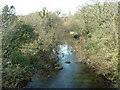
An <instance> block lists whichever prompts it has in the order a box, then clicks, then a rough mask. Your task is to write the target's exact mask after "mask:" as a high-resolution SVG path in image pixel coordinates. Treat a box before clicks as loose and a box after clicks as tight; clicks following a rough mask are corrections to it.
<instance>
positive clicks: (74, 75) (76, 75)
mask: <svg viewBox="0 0 120 90" xmlns="http://www.w3.org/2000/svg"><path fill="white" fill-rule="evenodd" d="M65 61H70V62H71V63H69V64H68V63H65ZM76 61H78V60H76V58H75V57H74V54H73V49H72V48H71V47H70V46H68V45H67V43H64V44H62V45H59V61H58V63H59V64H60V65H61V66H62V67H63V69H62V70H60V71H59V72H58V73H57V74H56V75H55V76H52V77H50V78H48V79H44V78H40V77H37V76H39V75H35V76H33V78H32V81H31V82H29V83H28V84H27V85H26V88H95V87H99V88H102V87H110V86H109V85H107V84H106V82H105V81H104V80H103V79H102V78H100V77H98V76H97V75H96V74H95V73H93V72H91V71H90V69H89V68H88V67H87V66H85V65H84V64H81V63H75V62H76Z"/></svg>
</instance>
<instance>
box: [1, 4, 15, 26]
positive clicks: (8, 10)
mask: <svg viewBox="0 0 120 90" xmlns="http://www.w3.org/2000/svg"><path fill="white" fill-rule="evenodd" d="M16 18H17V17H16V16H15V8H14V6H10V7H9V6H8V5H6V6H4V8H3V10H2V23H3V26H4V27H8V26H10V25H12V24H13V22H14V21H15V19H16Z"/></svg>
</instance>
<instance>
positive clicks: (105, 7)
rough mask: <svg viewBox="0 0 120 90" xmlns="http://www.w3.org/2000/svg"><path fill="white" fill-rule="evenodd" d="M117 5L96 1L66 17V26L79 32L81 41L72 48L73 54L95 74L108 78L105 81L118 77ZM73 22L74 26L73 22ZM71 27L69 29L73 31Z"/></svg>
mask: <svg viewBox="0 0 120 90" xmlns="http://www.w3.org/2000/svg"><path fill="white" fill-rule="evenodd" d="M117 15H118V12H117V3H116V2H104V3H102V4H100V3H99V2H96V3H95V4H94V5H86V6H83V7H82V8H80V9H79V11H78V12H76V14H75V15H73V16H69V17H68V18H69V20H68V21H67V23H69V25H68V26H67V27H69V26H72V25H74V24H76V22H77V26H76V27H75V28H79V29H76V30H77V31H76V30H72V31H76V32H78V33H81V34H82V35H81V38H80V39H79V40H77V41H76V42H75V43H77V46H76V44H75V45H73V46H74V48H76V52H78V53H77V54H76V55H77V56H78V57H80V59H81V60H85V61H86V62H87V63H88V64H89V66H90V67H93V68H94V69H95V70H96V72H97V73H98V74H102V75H104V76H105V75H108V74H109V73H111V74H112V75H113V76H112V75H111V76H110V75H108V76H107V77H106V76H105V77H106V78H107V79H109V80H114V79H115V77H116V76H117V75H118V74H117V73H118V69H117V66H118V31H117V26H118V22H117V21H118V19H117V17H118V16H117ZM74 22H75V23H74ZM75 28H72V29H75Z"/></svg>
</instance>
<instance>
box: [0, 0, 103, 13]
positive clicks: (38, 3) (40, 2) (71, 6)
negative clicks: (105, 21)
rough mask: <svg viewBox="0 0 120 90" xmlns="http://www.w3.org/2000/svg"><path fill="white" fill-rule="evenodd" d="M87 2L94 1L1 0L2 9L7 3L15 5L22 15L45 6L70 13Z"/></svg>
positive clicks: (17, 11)
mask: <svg viewBox="0 0 120 90" xmlns="http://www.w3.org/2000/svg"><path fill="white" fill-rule="evenodd" d="M101 1H103V0H101ZM104 1H105V0H104ZM85 3H92V0H0V11H1V10H2V8H3V7H4V6H5V5H6V4H7V5H9V6H10V5H13V6H14V7H15V9H16V14H22V15H26V14H29V13H32V12H36V11H40V10H41V9H42V8H43V7H46V8H47V9H48V10H49V11H55V10H60V11H61V12H62V13H66V14H68V13H69V11H70V12H71V13H74V12H75V11H77V7H78V6H79V5H83V4H85Z"/></svg>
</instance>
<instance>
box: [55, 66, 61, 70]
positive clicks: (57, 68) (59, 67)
mask: <svg viewBox="0 0 120 90" xmlns="http://www.w3.org/2000/svg"><path fill="white" fill-rule="evenodd" d="M55 69H56V70H62V69H63V67H61V66H56V67H55Z"/></svg>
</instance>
